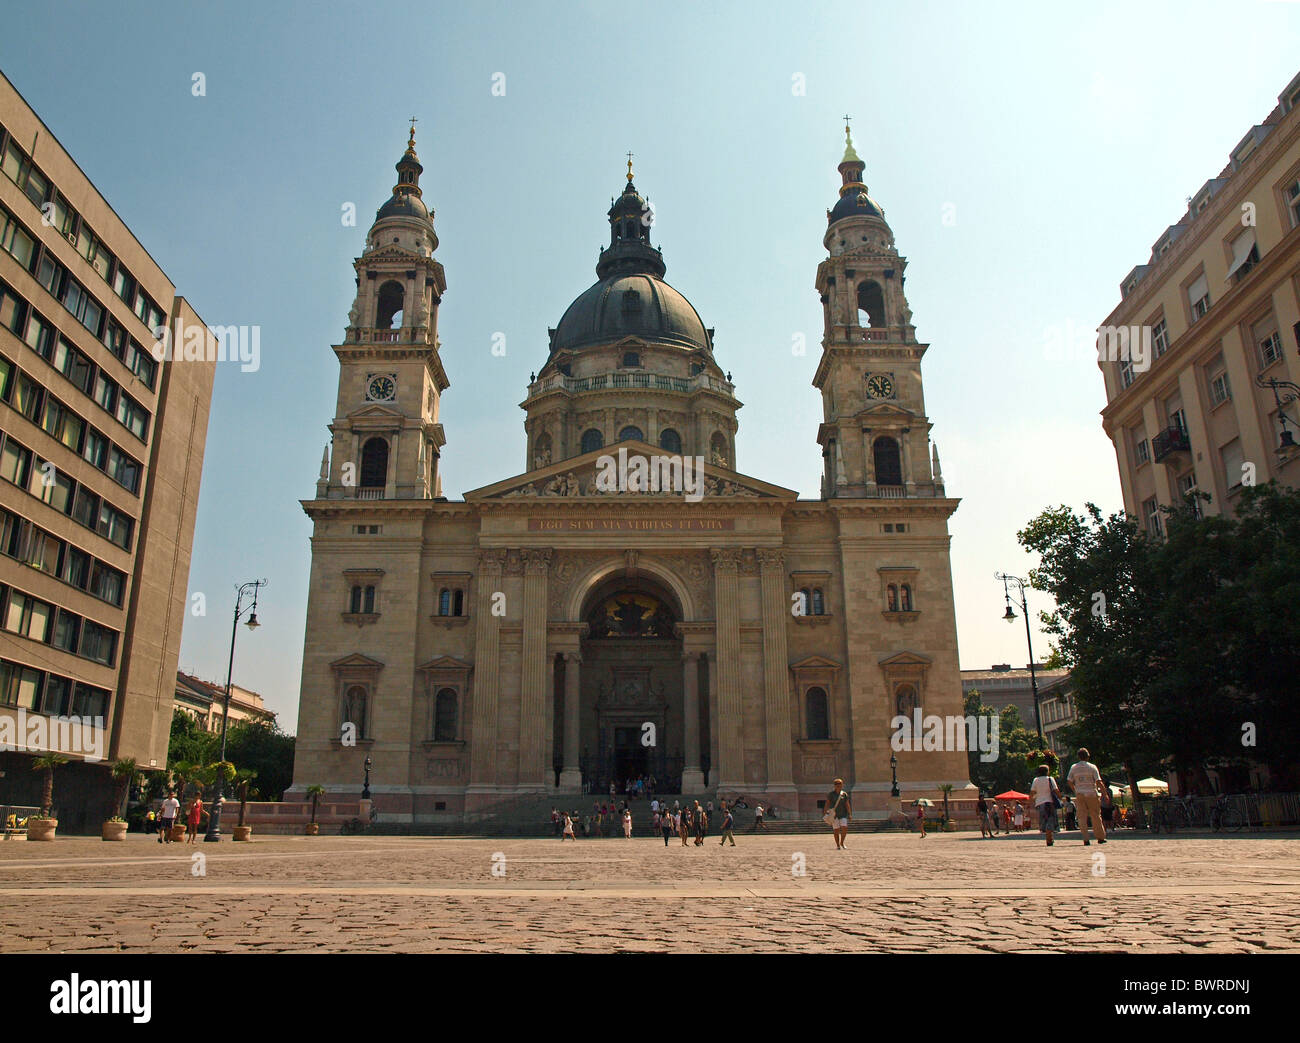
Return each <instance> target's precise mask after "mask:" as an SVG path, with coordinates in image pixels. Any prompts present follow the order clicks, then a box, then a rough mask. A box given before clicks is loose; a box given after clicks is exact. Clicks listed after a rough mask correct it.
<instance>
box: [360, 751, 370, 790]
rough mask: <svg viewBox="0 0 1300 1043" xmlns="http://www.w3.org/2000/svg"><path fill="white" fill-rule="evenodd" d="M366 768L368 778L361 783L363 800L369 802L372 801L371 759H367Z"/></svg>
mask: <svg viewBox="0 0 1300 1043" xmlns="http://www.w3.org/2000/svg"><path fill="white" fill-rule="evenodd" d="M364 767H365V769H366V777H365V779H364V780H362V783H361V799H362V800H369V799H370V758H369V757H367V758H366V763H365V765H364Z"/></svg>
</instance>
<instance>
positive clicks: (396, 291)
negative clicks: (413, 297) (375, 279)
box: [375, 280, 406, 330]
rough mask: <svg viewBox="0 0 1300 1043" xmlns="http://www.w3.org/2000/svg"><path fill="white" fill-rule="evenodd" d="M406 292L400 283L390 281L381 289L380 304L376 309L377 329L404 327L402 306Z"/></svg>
mask: <svg viewBox="0 0 1300 1043" xmlns="http://www.w3.org/2000/svg"><path fill="white" fill-rule="evenodd" d="M405 296H406V291H405V290H404V289H403V288H402V284H401V283H399V282H393V281H391V280H390V281H389V282H386V283H384V285H383V286H381V287H379V303H378V305H377V307H376V309H375V329H379V330H388V329H397V328H398V327H400V326H401V325H402V304H403V301H404V298H405Z"/></svg>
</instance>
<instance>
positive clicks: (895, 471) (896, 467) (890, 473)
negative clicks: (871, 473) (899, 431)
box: [871, 437, 903, 485]
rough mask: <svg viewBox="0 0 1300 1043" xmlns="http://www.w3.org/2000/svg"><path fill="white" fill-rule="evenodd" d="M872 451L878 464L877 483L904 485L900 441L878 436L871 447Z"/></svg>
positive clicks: (876, 464)
mask: <svg viewBox="0 0 1300 1043" xmlns="http://www.w3.org/2000/svg"><path fill="white" fill-rule="evenodd" d="M871 453H872V459H873V461H874V462H875V466H876V484H877V485H902V484H903V463H902V458H901V456H900V455H899V450H898V443H897V442H895V441H894V440H893V439H892V438H888V437H886V438H877V439H876V441H875V444H874V445H872V447H871Z"/></svg>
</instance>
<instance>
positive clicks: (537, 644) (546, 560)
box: [519, 547, 553, 789]
mask: <svg viewBox="0 0 1300 1043" xmlns="http://www.w3.org/2000/svg"><path fill="white" fill-rule="evenodd" d="M520 556H521V557H522V559H523V567H524V635H523V637H524V647H523V676H522V678H521V683H520V691H519V786H520V788H521V789H522V788H530V789H531V788H533V787H543V788H547V789H549V788H551V787H549V786H547V785H546V772H547V769H548V765H547V763H546V759H547V756H546V755H547V749H548V748H549V747H550V746H551V745H552V744H551V743H550V742H548V741H547V740H548V739H550V737H551V727H550V723H551V722H550V721H548V720H547V717H546V692H547V688H548V686H550V685H551V684H552V680H553V676H552V674H551V671H550V669H549V667H550V665H551V664H550V661H549V660H548V659H547V657H546V636H547V635H546V576H547V571H548V569H549V567H550V562H551V550H550V548H549V547H546V548H541V547H533V548H529V549H526V550H523V551H520Z"/></svg>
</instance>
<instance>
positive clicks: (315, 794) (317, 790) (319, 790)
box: [307, 786, 325, 837]
mask: <svg viewBox="0 0 1300 1043" xmlns="http://www.w3.org/2000/svg"><path fill="white" fill-rule="evenodd" d="M307 796H309V797H311V821H310V822H308V823H307V835H308V836H309V837H314V836H316V835H317V834H318V833H319V832H320V826H318V825H316V808H317V807H318V806H319V805H320V799H321V797H323V796H325V787H324V786H308V787H307Z"/></svg>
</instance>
